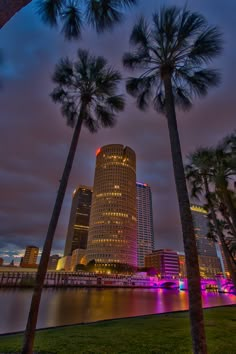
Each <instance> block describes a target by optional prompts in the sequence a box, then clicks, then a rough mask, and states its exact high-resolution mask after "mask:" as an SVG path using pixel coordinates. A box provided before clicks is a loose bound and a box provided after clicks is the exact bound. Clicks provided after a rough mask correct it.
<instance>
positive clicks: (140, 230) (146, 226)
mask: <svg viewBox="0 0 236 354" xmlns="http://www.w3.org/2000/svg"><path fill="white" fill-rule="evenodd" d="M136 196H137V242H138V246H137V247H138V249H137V251H138V260H137V262H138V267H144V265H145V256H146V255H147V254H150V253H151V252H152V251H153V250H154V228H153V213H152V193H151V188H150V186H149V185H148V184H146V183H138V182H137V183H136Z"/></svg>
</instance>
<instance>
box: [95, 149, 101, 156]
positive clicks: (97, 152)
mask: <svg viewBox="0 0 236 354" xmlns="http://www.w3.org/2000/svg"><path fill="white" fill-rule="evenodd" d="M100 151H101V148H98V149H97V151H96V156H98V154H100Z"/></svg>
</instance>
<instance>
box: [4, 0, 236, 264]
mask: <svg viewBox="0 0 236 354" xmlns="http://www.w3.org/2000/svg"><path fill="white" fill-rule="evenodd" d="M161 3H165V4H166V3H167V1H162V2H161V1H160V2H159V4H161ZM168 3H170V2H169V1H168ZM175 4H176V5H183V4H185V1H183V0H178V1H175ZM188 4H189V5H188V6H189V7H190V9H191V10H196V11H199V12H201V13H202V14H203V15H205V16H206V17H207V19H208V20H209V22H210V23H213V24H218V25H219V26H220V27H221V29H222V31H223V33H224V39H225V49H224V55H223V56H222V57H221V58H220V59H219V60H217V61H216V62H215V66H216V67H218V68H219V69H220V70H221V71H222V84H221V86H220V87H219V88H217V89H214V90H212V92H211V93H210V94H209V96H208V97H206V98H205V99H203V100H201V101H200V100H196V101H195V105H194V107H193V109H192V110H191V111H190V112H188V113H183V112H178V121H179V132H180V137H181V142H182V149H183V156H186V155H187V154H188V153H189V152H191V151H193V150H194V149H195V148H196V147H197V146H201V145H203V146H204V145H212V144H215V143H216V142H217V141H218V140H219V139H221V138H222V137H223V136H224V135H226V134H227V133H229V132H230V131H232V130H233V129H235V94H234V88H235V80H234V77H235V75H234V74H233V73H234V70H233V68H234V63H235V60H236V50H235V46H234V36H235V29H234V28H235V22H234V21H235V19H234V18H235V13H236V3H235V2H234V1H233V0H231V1H230V0H229V1H227V4H226V2H222V1H221V0H209V1H207V2H206V1H205V0H199V1H197V2H196V1H194V0H192V1H189V2H188ZM158 8H159V5H158V6H157V5H156V0H149V1H148V2H147V1H144V0H140V5H139V7H137V8H136V9H134V10H133V11H132V12H130V13H129V14H127V17H126V20H125V21H124V23H123V25H121V26H119V27H117V28H116V29H114V31H112V32H111V33H106V34H104V35H102V36H101V35H99V36H98V35H96V34H95V33H94V32H93V31H91V30H89V31H86V32H85V33H84V36H83V41H81V42H77V43H75V42H73V43H66V42H65V41H64V39H63V38H62V36H60V35H59V34H58V33H57V32H56V30H49V29H48V28H47V27H45V26H44V25H43V24H41V23H40V21H39V19H38V17H37V16H36V15H35V14H34V8H33V6H28V7H26V8H25V9H24V10H23V11H21V12H20V13H19V14H17V15H16V16H15V17H14V18H13V19H12V20H11V21H10V22H9V23H8V24H7V25H6V26H5V27H4V28H3V29H2V30H1V31H0V43H1V44H0V47H1V48H2V49H3V52H4V66H3V68H2V69H1V70H2V71H3V72H2V74H1V77H2V82H3V88H2V90H1V92H0V114H1V116H0V134H1V149H0V166H1V169H0V195H1V199H0V248H1V252H0V256H1V255H2V254H4V255H5V256H6V254H7V253H8V254H9V256H10V257H13V256H15V257H18V256H19V254H21V253H22V250H23V249H24V247H25V246H26V245H27V244H29V243H34V244H36V245H38V246H40V247H41V246H42V244H43V240H44V237H45V234H46V232H47V226H48V222H49V219H50V215H51V211H52V208H53V203H54V200H55V196H56V192H57V188H58V183H59V182H58V181H59V180H60V176H61V173H62V170H63V167H64V163H65V159H66V156H67V151H68V148H69V144H70V140H71V136H72V130H71V129H70V128H68V127H67V126H66V122H65V120H64V119H63V118H62V116H61V114H60V110H59V108H58V107H56V106H55V105H54V104H53V103H52V102H51V100H50V98H49V93H50V91H51V90H52V87H53V86H52V83H51V80H50V77H51V75H52V73H53V69H54V66H55V64H56V63H57V61H58V60H59V58H60V57H62V56H70V57H72V58H74V57H75V55H76V51H77V49H78V48H79V47H80V48H87V49H89V50H90V51H91V52H93V53H94V54H96V55H104V56H105V57H106V58H107V59H108V60H109V63H111V65H112V66H114V67H118V68H119V69H120V70H122V72H123V77H124V78H125V77H128V76H129V75H130V73H129V72H127V71H124V70H123V69H122V65H121V58H122V54H123V52H125V51H127V50H128V49H129V42H128V37H129V34H130V30H131V28H132V25H133V23H134V21H135V19H136V18H137V17H138V16H139V15H140V14H145V15H147V16H150V15H151V13H152V12H153V11H154V10H158ZM121 91H122V92H124V91H125V90H124V85H123V86H122V88H121ZM109 143H122V144H125V145H129V146H130V147H132V148H133V149H134V150H135V152H136V155H137V180H138V181H140V182H145V183H149V184H150V186H151V188H152V192H153V209H154V222H155V240H156V247H169V248H173V249H178V250H181V249H182V241H181V231H180V223H179V216H178V205H177V199H176V191H175V185H174V179H173V171H172V163H171V155H170V147H169V137H168V132H167V125H166V120H165V118H164V117H163V116H161V115H159V114H157V113H156V112H154V111H153V110H152V109H150V110H148V111H147V112H140V111H138V109H137V108H136V107H135V103H134V100H133V99H132V98H128V99H127V106H126V110H125V112H124V113H123V114H121V115H120V117H119V119H118V121H117V125H116V127H115V128H114V129H112V130H111V129H104V130H101V131H99V132H98V133H97V134H96V135H91V134H90V133H88V132H87V131H86V130H85V129H83V130H82V134H81V139H80V141H79V146H78V151H77V153H76V157H75V161H74V166H73V170H72V174H71V177H70V181H69V185H68V189H67V194H66V198H65V201H64V204H63V209H62V213H61V218H60V222H59V225H58V228H57V234H56V239H55V242H54V250H55V251H56V252H58V251H60V250H62V249H63V247H64V240H65V235H66V229H67V225H68V219H69V212H70V204H71V195H72V191H73V189H74V188H75V187H76V186H77V185H78V184H80V183H82V184H87V185H92V184H93V175H94V167H95V151H96V149H97V148H98V147H99V146H102V145H105V144H109Z"/></svg>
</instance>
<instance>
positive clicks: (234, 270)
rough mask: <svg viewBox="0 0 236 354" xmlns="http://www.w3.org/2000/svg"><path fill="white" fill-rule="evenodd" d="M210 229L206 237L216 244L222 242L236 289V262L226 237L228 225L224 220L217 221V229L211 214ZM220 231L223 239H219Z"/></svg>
mask: <svg viewBox="0 0 236 354" xmlns="http://www.w3.org/2000/svg"><path fill="white" fill-rule="evenodd" d="M208 220H209V223H208V227H209V232H208V234H207V235H206V236H207V237H208V238H210V239H212V240H214V241H215V242H217V241H218V240H220V243H221V247H222V250H223V253H224V257H225V261H226V264H227V267H228V271H229V274H230V276H231V279H232V282H233V284H234V287H235V289H236V262H235V260H234V257H233V254H232V250H231V248H230V247H229V246H228V245H227V242H226V239H227V238H226V235H225V231H226V232H227V225H226V224H225V222H224V221H222V220H218V219H217V223H218V225H217V227H215V224H214V223H212V218H211V214H209V215H208ZM219 229H220V235H222V236H223V237H221V236H220V237H219Z"/></svg>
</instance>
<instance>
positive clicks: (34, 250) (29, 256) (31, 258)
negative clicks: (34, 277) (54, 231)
mask: <svg viewBox="0 0 236 354" xmlns="http://www.w3.org/2000/svg"><path fill="white" fill-rule="evenodd" d="M38 253H39V248H38V247H36V246H27V247H26V249H25V255H24V257H23V258H22V260H21V263H20V266H21V267H37V257H38Z"/></svg>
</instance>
